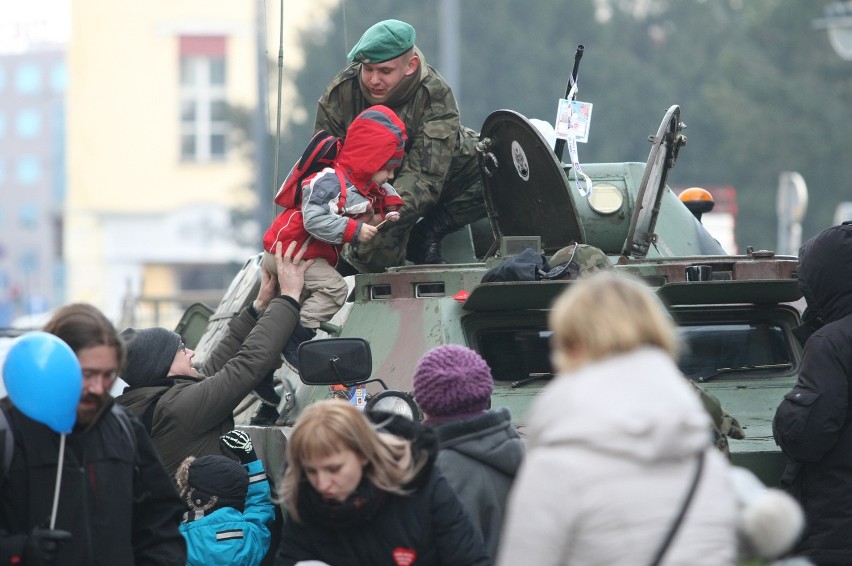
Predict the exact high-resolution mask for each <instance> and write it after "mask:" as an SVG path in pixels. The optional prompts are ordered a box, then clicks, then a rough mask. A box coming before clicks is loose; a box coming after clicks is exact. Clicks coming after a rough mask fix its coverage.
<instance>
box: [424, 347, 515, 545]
mask: <svg viewBox="0 0 852 566" xmlns="http://www.w3.org/2000/svg"><path fill="white" fill-rule="evenodd" d="M493 390H494V379H493V377H492V376H491V368H489V367H488V363H487V362H486V361H485V360H484V359H482V357H481V356H480V355H479V354H477V353H476V352H474V351H473V350H471V349H470V348H465V347H464V346H459V345H457V344H445V345H443V346H438V347H437V348H433V349H431V350H429V351H428V352H426V354H425V355H424V356H423V357H422V358H420V361H419V362H418V364H417V369H416V370H415V371H414V396H415V399H416V400H417V404H418V405H420V408H422V409H423V412H424V413H426V416H427V418H426V420H425V421H424V424H426V425H427V426H430V427H431V428H432V429H433V430H434V431H435V434H436V435H437V437H438V441H439V443H440V452H439V453H438V459H437V462H436V463H437V466H438V468H440V470H441V472H442V473H443V474H444V476H446V478H447V481H448V482H449V483H450V485H451V486H452V488H453V489H454V490H455V491H456V493H458V495H459V499H461V501H462V505H464V507H465V509H466V510H467V512H468V513H469V514H470V516H471V518H472V519H473V523H474V525H476V526H477V527H478V528H479V530H480V532H481V533H482V537H483V539H484V540H485V547H486V550H488V553H489V554H490V556H491V559H492V560H493V559H494V557H495V556H496V555H497V545H498V543H499V539H500V529H501V528H502V525H503V516H504V515H505V513H506V502H507V500H508V498H509V490H510V488H511V487H512V481H513V480H514V479H515V474H516V473H517V471H518V467H519V466H520V465H521V460H522V458H523V455H524V446H523V442H522V441H521V437H520V436H519V435H518V432H517V431H516V430H515V427H514V426H512V415H511V414H510V412H509V409H508V408H506V407H499V408H497V409H491V410H489V408H490V406H491V392H492V391H493Z"/></svg>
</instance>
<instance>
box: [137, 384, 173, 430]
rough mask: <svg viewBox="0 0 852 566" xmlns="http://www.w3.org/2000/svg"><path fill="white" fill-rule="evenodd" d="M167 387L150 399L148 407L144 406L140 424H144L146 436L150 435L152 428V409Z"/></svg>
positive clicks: (155, 406)
mask: <svg viewBox="0 0 852 566" xmlns="http://www.w3.org/2000/svg"><path fill="white" fill-rule="evenodd" d="M166 391H168V389H165V390H163V391H161V392H160V393H157V395H155V396H154V398H153V399H152V400H151V403H150V404H149V405H148V407H146V408H145V412H144V413H142V419H141V420H142V424H143V425H145V430H147V431H148V436H151V430H153V428H154V411H155V410H156V409H157V403H159V402H160V398H161V397H162V396H163V395H165V394H166Z"/></svg>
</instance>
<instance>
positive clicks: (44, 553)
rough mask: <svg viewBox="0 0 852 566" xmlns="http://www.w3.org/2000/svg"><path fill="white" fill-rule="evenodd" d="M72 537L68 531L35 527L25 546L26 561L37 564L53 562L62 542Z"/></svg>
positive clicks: (41, 565)
mask: <svg viewBox="0 0 852 566" xmlns="http://www.w3.org/2000/svg"><path fill="white" fill-rule="evenodd" d="M70 539H71V533H69V532H68V531H63V530H61V529H47V528H41V527H35V528H34V529H33V530H32V532H31V533H30V536H29V537H28V538H27V542H26V545H25V546H24V563H25V564H35V565H37V566H48V565H50V564H53V563H54V562H56V555H57V554H58V553H59V549H60V547H61V546H62V543H63V542H65V541H66V540H70Z"/></svg>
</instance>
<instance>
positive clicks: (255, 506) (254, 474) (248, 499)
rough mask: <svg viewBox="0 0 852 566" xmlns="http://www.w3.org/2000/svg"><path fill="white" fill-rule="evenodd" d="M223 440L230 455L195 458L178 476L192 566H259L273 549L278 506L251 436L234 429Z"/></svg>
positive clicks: (188, 555)
mask: <svg viewBox="0 0 852 566" xmlns="http://www.w3.org/2000/svg"><path fill="white" fill-rule="evenodd" d="M219 442H220V443H221V444H222V446H223V448H227V449H228V450H229V451H230V452H232V453H233V454H234V455H235V456H237V458H239V460H240V462H241V463H240V464H238V463H237V462H235V461H234V460H232V459H231V458H228V457H227V456H218V455H217V456H202V457H200V458H196V457H194V456H189V457H188V458H187V459H186V460H184V461H183V463H182V464H181V466H180V467H179V468H178V471H177V472H176V473H175V479H176V481H177V485H178V489H179V490H180V493H181V496H182V497H183V499H184V500H185V501H186V503H187V504H188V505H189V511H188V512H187V513H186V515H185V516H184V521H183V522H182V523H181V524H180V532H181V534H183V536H184V538H185V539H186V550H187V565H188V566H194V565H199V566H200V565H216V564H221V565H223V566H224V565H230V564H240V565H247V566H250V565H258V564H260V563H261V562H262V561H263V558H264V556H266V552H267V551H268V550H269V543H270V540H271V533H270V525H272V522H273V521H274V520H275V507H274V504H273V503H272V498H271V494H270V489H269V482H268V481H267V479H266V472H265V471H264V469H263V462H261V461H260V460H259V459H258V458H257V455H256V454H255V451H254V448H253V447H252V444H251V437H250V436H249V435H248V434H247V433H245V432H243V431H241V430H232V431H231V432H229V433H227V434H225V435H223V436H221V437H220V438H219Z"/></svg>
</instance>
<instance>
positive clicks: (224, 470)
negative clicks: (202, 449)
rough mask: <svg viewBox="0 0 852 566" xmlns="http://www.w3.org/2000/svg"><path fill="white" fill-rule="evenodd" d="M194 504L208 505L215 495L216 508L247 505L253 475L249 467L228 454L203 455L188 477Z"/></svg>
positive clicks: (238, 507) (237, 507) (239, 508)
mask: <svg viewBox="0 0 852 566" xmlns="http://www.w3.org/2000/svg"><path fill="white" fill-rule="evenodd" d="M186 481H187V483H188V484H189V488H190V489H191V492H190V496H191V497H192V504H193V505H195V506H197V507H200V506H203V505H206V504H207V502H208V501H209V500H210V498H211V497H213V496H214V495H215V496H216V498H217V499H218V501H217V502H216V506H215V509H219V508H221V507H233V508H235V509H238V510H240V511H242V510H243V509H245V506H246V494H247V493H248V485H249V477H248V472H247V471H246V469H245V468H244V467H243V466H242V465H241V464H238V463H237V462H235V461H233V460H231V459H230V458H228V457H227V456H201V457H200V458H196V459H195V460H194V461H193V462H192V464H190V465H189V471H188V473H187V478H186Z"/></svg>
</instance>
